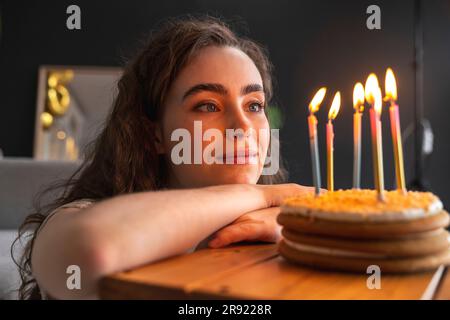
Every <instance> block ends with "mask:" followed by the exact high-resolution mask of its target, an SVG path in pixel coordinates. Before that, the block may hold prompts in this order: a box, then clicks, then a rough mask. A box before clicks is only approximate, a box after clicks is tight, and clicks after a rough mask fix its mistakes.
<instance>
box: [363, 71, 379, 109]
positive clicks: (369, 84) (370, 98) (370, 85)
mask: <svg viewBox="0 0 450 320" xmlns="http://www.w3.org/2000/svg"><path fill="white" fill-rule="evenodd" d="M377 88H379V85H378V78H377V76H376V75H375V73H371V74H369V76H368V77H367V80H366V86H365V88H364V93H365V96H366V101H367V102H368V103H370V104H372V105H373V104H374V102H375V93H376V90H377Z"/></svg>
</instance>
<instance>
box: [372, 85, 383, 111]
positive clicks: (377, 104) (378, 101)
mask: <svg viewBox="0 0 450 320" xmlns="http://www.w3.org/2000/svg"><path fill="white" fill-rule="evenodd" d="M382 107H383V97H382V95H381V89H380V87H377V88H376V90H375V92H374V104H373V108H374V109H375V112H376V113H377V114H378V116H381V111H382V109H383V108H382Z"/></svg>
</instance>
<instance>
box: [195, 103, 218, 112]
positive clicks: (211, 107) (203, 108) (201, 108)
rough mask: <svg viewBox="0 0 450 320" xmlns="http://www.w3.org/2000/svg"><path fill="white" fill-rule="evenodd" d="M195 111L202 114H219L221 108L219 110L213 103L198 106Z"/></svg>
mask: <svg viewBox="0 0 450 320" xmlns="http://www.w3.org/2000/svg"><path fill="white" fill-rule="evenodd" d="M195 110H197V111H201V112H218V111H219V108H217V106H216V105H214V104H212V103H204V104H201V105H199V106H197V107H196V108H195Z"/></svg>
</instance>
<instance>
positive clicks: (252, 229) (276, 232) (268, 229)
mask: <svg viewBox="0 0 450 320" xmlns="http://www.w3.org/2000/svg"><path fill="white" fill-rule="evenodd" d="M280 237H281V226H278V225H276V223H275V224H274V225H268V224H267V223H265V222H248V223H239V224H232V225H229V226H227V227H225V228H223V229H222V230H220V231H218V232H217V233H216V236H215V238H214V239H213V240H211V241H210V242H209V243H208V245H209V246H210V247H211V248H220V247H225V246H227V245H229V244H232V243H236V242H240V241H244V240H246V241H256V240H259V241H266V242H276V241H278V240H279V238H280Z"/></svg>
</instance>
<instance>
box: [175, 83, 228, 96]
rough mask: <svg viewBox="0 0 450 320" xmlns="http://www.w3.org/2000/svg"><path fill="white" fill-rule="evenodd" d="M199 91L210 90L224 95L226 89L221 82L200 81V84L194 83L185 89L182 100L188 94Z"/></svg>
mask: <svg viewBox="0 0 450 320" xmlns="http://www.w3.org/2000/svg"><path fill="white" fill-rule="evenodd" d="M201 91H211V92H215V93H219V94H221V95H226V94H227V93H228V91H227V89H225V87H224V86H223V85H221V84H218V83H200V84H196V85H195V86H193V87H191V88H190V89H189V90H187V91H186V92H185V93H184V95H183V100H184V99H186V98H187V97H188V96H190V95H193V94H196V93H198V92H201Z"/></svg>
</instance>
